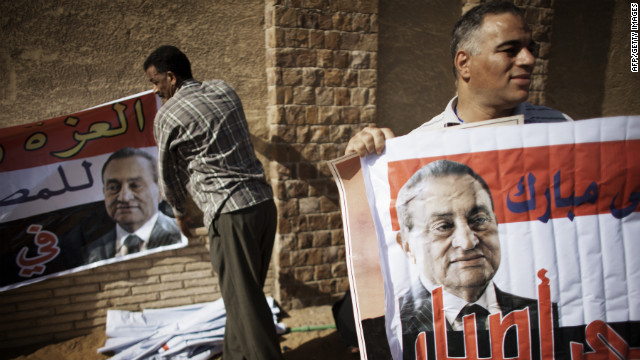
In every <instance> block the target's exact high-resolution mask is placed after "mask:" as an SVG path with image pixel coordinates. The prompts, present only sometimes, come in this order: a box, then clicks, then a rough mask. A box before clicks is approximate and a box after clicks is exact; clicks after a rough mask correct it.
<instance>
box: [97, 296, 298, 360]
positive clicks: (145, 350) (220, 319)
mask: <svg viewBox="0 0 640 360" xmlns="http://www.w3.org/2000/svg"><path fill="white" fill-rule="evenodd" d="M267 302H268V303H269V307H270V308H271V312H272V313H273V321H274V325H275V327H276V331H277V332H278V333H279V334H281V333H284V332H285V330H286V325H285V324H283V323H278V320H277V315H278V314H279V313H280V309H279V308H278V307H277V305H276V304H275V301H274V300H273V298H271V297H268V298H267ZM226 319H227V316H226V312H225V309H224V303H223V302H222V299H219V300H216V301H214V302H210V303H204V304H195V305H187V306H179V307H174V308H165V309H150V310H143V311H142V312H132V311H124V310H109V311H108V312H107V331H106V333H107V337H108V339H107V341H106V343H105V346H103V347H101V348H100V349H98V352H99V353H114V354H115V355H114V356H113V357H112V358H111V359H114V360H118V359H122V360H124V359H126V360H134V359H152V360H161V359H190V360H200V359H202V360H204V359H209V358H210V357H211V356H213V355H215V354H218V353H221V352H222V340H223V337H224V326H225V322H226Z"/></svg>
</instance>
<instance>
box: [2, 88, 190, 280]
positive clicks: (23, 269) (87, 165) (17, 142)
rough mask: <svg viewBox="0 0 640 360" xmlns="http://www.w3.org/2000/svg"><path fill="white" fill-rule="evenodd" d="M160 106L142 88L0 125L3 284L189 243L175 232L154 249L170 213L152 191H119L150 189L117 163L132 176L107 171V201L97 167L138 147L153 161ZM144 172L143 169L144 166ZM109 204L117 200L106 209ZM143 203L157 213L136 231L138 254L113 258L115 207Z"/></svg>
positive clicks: (136, 208) (132, 207)
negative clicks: (65, 110) (43, 116)
mask: <svg viewBox="0 0 640 360" xmlns="http://www.w3.org/2000/svg"><path fill="white" fill-rule="evenodd" d="M159 106H160V101H159V99H158V98H157V97H156V95H155V94H153V93H152V92H150V91H148V92H144V93H140V94H136V95H133V96H130V97H127V98H123V99H119V100H116V101H113V102H110V103H108V104H104V105H101V106H97V107H93V108H90V109H87V110H84V111H80V112H77V113H73V114H69V115H65V116H60V117H56V118H53V119H48V120H44V121H40V122H35V123H31V124H27V125H19V126H14V127H9V128H4V129H0V183H1V184H2V187H1V188H0V234H2V237H1V238H2V240H1V247H0V291H4V290H9V289H13V288H15V287H18V286H23V285H27V284H31V283H34V282H38V281H41V280H43V279H46V278H48V277H51V276H56V275H61V274H66V273H69V272H74V271H79V270H83V269H87V268H92V267H96V266H100V265H103V264H107V263H112V262H115V261H120V260H122V259H126V258H132V257H137V256H142V255H145V254H148V253H151V252H157V251H161V250H166V249H175V248H178V247H184V246H186V245H187V239H186V238H185V237H184V236H180V235H178V238H177V240H175V241H174V240H171V241H169V242H170V243H171V244H168V243H169V242H167V241H164V242H163V243H162V246H158V247H154V245H153V244H152V242H153V241H154V240H153V239H154V236H155V234H157V233H159V232H161V231H160V230H158V226H159V224H160V221H161V220H163V221H164V220H167V219H168V220H167V221H166V224H168V225H163V229H168V228H169V227H171V228H172V229H173V228H177V227H175V219H171V218H170V217H166V216H165V215H164V214H163V213H161V212H157V210H158V209H159V208H162V204H161V203H160V204H159V201H160V200H161V198H160V197H158V196H156V195H155V193H154V195H148V194H141V192H136V191H129V192H128V193H126V194H125V193H124V192H123V191H120V188H123V189H124V188H127V189H133V188H134V187H138V188H141V187H142V186H143V185H144V186H146V185H149V186H151V187H153V186H152V185H153V184H147V182H144V181H143V180H140V179H139V178H137V179H132V177H134V175H131V174H134V171H136V170H135V169H134V168H133V167H131V168H126V169H124V170H123V171H124V172H125V175H130V176H124V177H123V179H124V178H127V180H123V181H120V178H116V176H115V175H114V179H115V180H114V181H113V182H112V184H111V185H110V186H109V187H108V189H109V190H108V191H109V194H110V195H112V196H111V197H112V198H113V200H114V201H113V202H109V201H105V199H106V198H107V197H106V195H107V187H106V186H105V184H103V165H104V164H105V162H106V161H107V159H108V158H109V156H110V155H111V154H112V153H114V152H117V151H118V150H120V149H123V148H134V149H139V150H141V151H143V152H145V153H146V154H149V155H150V157H149V159H153V161H154V162H155V158H156V156H157V148H156V145H155V141H154V138H153V119H154V117H155V114H156V112H157V110H158V108H159ZM116 163H117V161H115V160H114V161H113V162H112V163H111V164H116ZM114 166H115V165H111V167H112V168H113V167H114ZM146 169H147V168H146V167H145V168H144V171H145V173H144V174H145V175H144V176H147V175H146V174H147V173H148V172H149V171H147V170H146ZM149 169H152V168H151V167H149ZM141 171H142V170H141ZM152 172H153V171H151V173H152ZM140 176H143V175H140ZM121 177H122V176H121ZM150 177H151V178H153V177H154V174H151V175H150ZM156 177H157V175H156ZM116 180H117V181H116ZM149 192H151V190H149V191H148V192H147V193H149ZM123 194H124V195H123ZM149 198H152V199H153V201H152V202H153V203H152V204H149V201H148V200H149ZM108 202H109V203H111V204H113V206H114V208H113V209H114V210H113V211H114V212H113V213H112V211H110V210H109V209H108V207H109V206H107V203H108ZM145 204H146V205H145ZM144 206H147V207H148V208H149V209H152V210H153V212H157V217H155V215H150V217H149V219H151V218H153V219H157V220H156V221H155V223H153V224H152V222H153V221H151V220H149V223H148V224H146V223H145V225H146V228H145V229H147V230H144V229H141V230H140V231H143V232H144V231H146V232H147V235H144V234H142V235H141V236H143V237H147V243H146V245H142V246H138V248H140V249H141V250H144V251H139V252H137V253H133V252H132V253H131V254H129V255H127V256H126V257H122V256H119V255H120V254H122V253H118V252H117V250H118V249H116V246H117V245H116V244H117V242H116V240H115V239H116V236H117V235H116V234H118V235H121V233H122V230H117V228H116V220H114V219H117V221H120V222H123V220H120V218H119V217H118V216H117V215H114V213H115V214H120V213H121V212H127V213H129V214H135V213H136V211H139V210H140V209H141V208H143V207H144ZM143 213H144V214H149V213H150V211H147V212H144V211H143ZM168 213H169V214H170V212H169V211H168ZM146 218H147V215H144V217H143V219H146ZM125 221H126V220H125ZM120 222H118V224H120ZM172 223H173V224H172ZM124 226H125V227H127V225H124ZM143 227H144V226H143ZM149 234H150V235H149ZM98 243H100V244H99V245H100V246H98ZM157 243H158V244H159V242H157ZM165 244H167V245H165ZM98 250H99V251H98ZM98 253H99V255H98Z"/></svg>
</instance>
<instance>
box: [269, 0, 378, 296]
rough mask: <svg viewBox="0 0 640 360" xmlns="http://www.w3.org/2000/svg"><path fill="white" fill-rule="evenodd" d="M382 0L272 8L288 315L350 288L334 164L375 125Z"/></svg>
mask: <svg viewBox="0 0 640 360" xmlns="http://www.w3.org/2000/svg"><path fill="white" fill-rule="evenodd" d="M377 12H378V4H377V1H376V0H360V1H340V0H328V1H322V0H316V1H290V0H286V1H285V0H271V1H267V5H266V15H265V25H266V43H267V84H268V93H269V96H268V106H267V109H268V115H267V117H268V122H269V125H270V134H271V136H270V141H271V143H272V146H273V149H274V151H273V157H272V159H271V164H270V167H271V169H270V175H271V183H272V185H273V187H274V190H275V196H276V202H277V204H278V209H279V217H280V219H279V224H278V225H279V226H278V238H277V249H276V252H275V254H276V255H275V256H276V258H275V260H276V265H277V268H278V277H277V280H278V283H277V286H276V291H277V292H278V298H279V299H280V300H281V302H282V304H283V305H284V306H285V307H302V306H308V305H318V304H327V303H330V302H333V301H335V300H336V299H337V298H339V297H341V296H342V295H344V292H345V291H346V290H347V289H348V288H349V281H348V278H347V271H346V264H345V245H344V237H343V233H342V221H341V217H340V210H339V204H338V202H339V200H338V196H337V189H336V187H335V184H334V182H333V180H332V178H331V173H330V171H329V168H328V167H327V161H329V160H332V159H335V158H337V157H339V156H341V155H342V154H343V153H344V149H345V146H346V143H347V141H348V140H349V138H350V137H351V136H352V135H353V134H354V133H355V132H356V131H357V130H359V129H361V128H362V127H364V126H366V125H368V124H374V123H375V113H376V87H377V50H378V36H377V32H378V15H377Z"/></svg>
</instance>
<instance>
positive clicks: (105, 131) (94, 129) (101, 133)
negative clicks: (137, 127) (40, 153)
mask: <svg viewBox="0 0 640 360" xmlns="http://www.w3.org/2000/svg"><path fill="white" fill-rule="evenodd" d="M112 108H113V110H115V112H116V114H117V115H118V121H119V122H120V127H117V128H112V127H111V123H110V122H108V121H99V122H95V123H93V124H91V126H89V131H88V132H86V133H80V132H78V131H74V133H73V139H74V140H75V141H77V142H78V143H77V144H76V145H75V146H73V147H71V148H70V149H67V150H63V151H59V152H52V153H51V155H53V156H56V157H59V158H64V159H66V158H69V157H72V156H74V155H76V154H77V153H79V152H80V150H82V148H84V146H85V145H86V144H87V141H90V140H95V139H100V138H107V137H113V136H117V135H122V134H124V133H126V132H127V117H126V116H125V113H124V110H125V109H126V108H127V106H126V105H124V104H121V103H116V104H113V106H112ZM65 123H66V124H67V125H70V126H75V125H76V124H77V122H76V123H75V124H73V125H72V124H71V123H70V122H66V121H65Z"/></svg>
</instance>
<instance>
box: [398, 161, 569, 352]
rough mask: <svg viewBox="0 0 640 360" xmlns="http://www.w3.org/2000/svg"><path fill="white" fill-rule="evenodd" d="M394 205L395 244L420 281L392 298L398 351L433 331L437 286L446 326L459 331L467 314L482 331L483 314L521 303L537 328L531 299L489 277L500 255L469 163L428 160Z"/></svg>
mask: <svg viewBox="0 0 640 360" xmlns="http://www.w3.org/2000/svg"><path fill="white" fill-rule="evenodd" d="M396 209H397V211H398V221H399V225H400V231H399V233H398V235H397V242H398V244H400V246H402V249H403V251H404V252H405V254H406V255H407V258H408V259H409V261H410V262H411V263H413V264H414V265H415V266H416V267H417V273H418V280H419V281H417V282H414V283H413V284H412V285H411V289H410V291H409V292H408V293H406V294H404V295H403V296H402V297H401V298H400V301H399V303H400V321H401V326H402V333H403V334H402V336H403V349H404V350H403V351H404V352H405V355H407V354H411V352H412V350H413V348H414V343H415V338H416V336H417V335H418V334H419V333H420V332H423V331H425V332H432V331H433V330H434V329H433V326H434V325H433V313H432V302H431V291H432V290H433V289H434V288H436V287H440V286H442V288H443V304H444V312H445V317H446V320H447V331H450V332H455V331H461V330H463V320H462V317H463V316H465V315H469V314H471V313H474V314H475V315H476V322H477V325H476V326H477V329H480V330H481V331H484V330H486V329H487V317H488V315H490V314H497V313H502V315H503V316H504V315H506V314H508V313H510V312H511V311H514V310H520V309H524V308H528V309H529V317H530V319H531V327H532V328H536V327H537V312H538V311H537V301H536V300H534V299H527V298H523V297H520V296H516V295H513V294H509V293H507V292H505V291H502V290H500V289H499V288H498V287H497V286H496V284H494V282H493V277H494V275H495V274H496V272H497V270H498V267H499V266H500V260H501V254H500V241H499V238H498V223H497V220H496V215H495V213H494V205H493V199H492V196H491V192H490V190H489V186H488V185H487V183H486V182H485V181H484V180H483V179H482V177H480V176H479V175H478V174H476V173H475V172H474V171H473V170H472V169H471V168H470V167H469V166H467V165H465V164H461V163H458V162H454V161H450V160H438V161H435V162H432V163H429V164H427V165H426V166H424V167H422V168H421V169H420V170H419V171H417V172H416V173H415V174H414V175H413V176H412V177H411V178H410V179H409V180H408V181H407V183H406V184H405V185H404V186H403V187H402V188H401V189H400V191H399V193H398V198H397V203H396ZM556 319H557V317H556ZM507 335H508V334H507ZM450 348H451V347H450ZM481 351H482V349H481ZM405 358H413V355H409V356H405Z"/></svg>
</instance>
